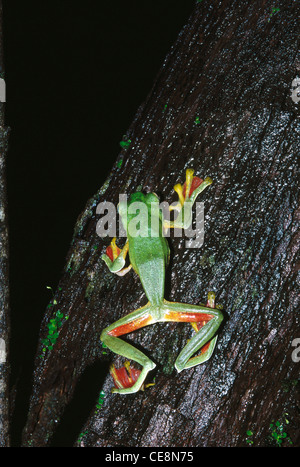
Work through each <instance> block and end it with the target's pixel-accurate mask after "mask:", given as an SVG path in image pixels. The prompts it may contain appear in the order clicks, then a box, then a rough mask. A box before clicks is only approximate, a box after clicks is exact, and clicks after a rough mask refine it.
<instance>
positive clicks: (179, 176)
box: [23, 0, 300, 447]
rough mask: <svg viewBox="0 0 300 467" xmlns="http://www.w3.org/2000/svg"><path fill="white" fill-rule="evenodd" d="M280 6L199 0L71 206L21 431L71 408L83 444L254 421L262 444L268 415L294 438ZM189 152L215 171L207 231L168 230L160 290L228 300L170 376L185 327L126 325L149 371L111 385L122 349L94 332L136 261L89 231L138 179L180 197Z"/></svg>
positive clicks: (124, 294)
mask: <svg viewBox="0 0 300 467" xmlns="http://www.w3.org/2000/svg"><path fill="white" fill-rule="evenodd" d="M273 6H274V5H273V3H272V2H268V1H263V0H261V1H258V2H250V1H234V0H224V1H222V2H218V1H211V2H205V1H204V2H200V3H198V4H197V5H196V7H195V10H194V13H193V15H192V16H191V18H190V20H189V22H188V24H187V25H186V26H185V27H184V28H183V30H182V32H181V33H180V35H179V37H178V40H177V41H176V43H175V44H174V46H173V48H172V49H171V51H170V53H169V55H168V56H167V57H166V59H165V62H164V64H163V66H162V68H161V71H160V73H159V75H158V77H157V79H156V81H155V83H154V86H153V88H152V90H151V92H150V93H149V95H148V97H147V99H146V100H145V102H144V104H143V105H142V106H141V107H140V108H139V110H138V112H137V114H136V117H135V119H134V121H133V123H132V125H131V127H130V128H129V129H128V132H127V135H126V136H127V138H128V139H130V140H131V144H130V146H129V148H127V149H123V150H122V151H121V153H120V155H119V157H118V160H117V161H116V163H115V165H114V167H113V169H112V171H111V174H110V176H109V177H108V179H107V182H106V183H105V184H104V186H103V187H102V188H101V189H100V190H99V191H98V193H96V194H95V196H94V197H93V198H92V199H90V200H89V201H88V203H87V205H86V208H85V210H84V211H83V212H82V214H81V215H80V217H79V219H78V221H77V224H76V227H75V231H74V236H73V239H72V243H71V247H70V250H69V254H68V258H67V262H66V266H65V271H64V273H63V275H62V278H61V281H60V283H59V286H58V288H57V290H56V292H55V295H54V300H55V302H54V301H52V302H51V304H49V307H48V308H47V311H46V314H45V318H44V321H43V323H42V328H41V342H40V345H39V349H38V351H37V356H36V363H35V374H34V382H33V392H32V397H31V403H30V410H29V414H28V420H27V424H26V427H25V429H24V434H23V444H24V445H32V446H46V445H49V444H51V443H52V445H55V432H56V431H59V430H63V429H66V427H65V425H64V423H65V422H64V420H66V418H69V420H72V422H71V423H73V429H74V426H75V427H76V429H77V432H76V433H77V434H76V433H75V431H74V442H75V444H77V445H81V446H160V447H161V446H179V447H181V446H243V445H247V443H249V436H250V438H251V439H250V442H253V444H254V445H256V446H265V445H268V444H272V439H273V440H274V436H273V437H272V430H270V423H271V422H272V420H274V421H278V422H279V423H280V426H281V427H284V429H285V431H287V432H288V437H287V438H290V439H291V440H292V442H293V445H297V444H298V445H299V441H300V439H299V432H297V424H298V425H299V402H298V400H297V394H299V389H298V388H299V384H298V385H297V384H296V383H297V378H298V375H299V363H296V362H294V361H293V359H292V352H293V350H294V348H293V346H292V341H293V340H294V339H295V338H297V337H300V330H299V316H297V315H296V309H297V306H298V299H299V289H297V285H296V275H297V269H296V254H297V249H298V247H299V231H298V232H297V228H298V226H299V204H298V199H297V196H298V192H297V184H296V180H297V161H296V157H297V154H298V155H299V149H300V148H299V133H298V132H297V124H298V125H299V121H298V120H297V115H298V112H299V109H298V107H299V105H298V104H297V103H296V102H294V101H293V99H292V98H291V87H292V81H293V79H294V78H295V77H296V76H297V69H299V62H297V59H296V52H297V18H298V16H299V11H297V9H296V2H293V1H288V0H285V1H283V2H281V4H280V10H279V11H278V10H274V8H273ZM297 67H298V68H297ZM298 73H299V71H298ZM298 130H299V127H298ZM187 167H193V168H194V169H195V171H196V174H197V175H199V176H200V177H201V176H202V177H203V176H208V175H209V176H211V177H212V178H213V180H214V184H213V185H212V186H211V187H210V188H209V189H207V190H206V191H205V194H204V195H203V196H202V198H201V201H204V202H205V241H204V245H203V246H202V248H200V249H194V250H191V249H186V248H185V240H186V239H185V238H172V239H171V240H170V243H171V250H172V258H171V264H170V266H169V268H168V272H167V274H168V277H167V283H166V294H165V295H166V298H167V299H169V300H176V301H181V302H187V303H193V304H197V303H201V302H204V301H205V300H206V296H207V292H208V291H209V290H213V291H215V292H216V295H217V303H220V304H222V305H223V307H224V314H225V321H224V324H223V325H222V329H221V330H220V333H219V339H218V343H217V347H216V350H215V353H214V356H213V358H212V359H210V360H209V361H208V362H207V363H205V364H203V365H201V366H198V367H195V368H193V369H190V370H186V371H183V372H182V373H180V374H179V375H178V374H176V372H175V371H174V369H173V365H174V362H175V359H176V356H177V355H178V353H179V351H180V350H181V349H182V347H183V345H184V343H185V342H186V340H187V339H188V338H189V337H190V335H191V327H190V326H189V325H180V324H176V323H170V324H157V325H154V326H151V327H148V328H145V329H142V330H140V331H137V332H135V333H134V334H132V335H130V336H128V337H127V338H128V340H130V341H132V342H134V343H135V344H136V345H137V346H138V347H140V348H143V349H144V350H145V352H147V353H148V354H149V355H150V356H151V358H152V359H153V360H154V361H155V362H156V363H157V369H156V370H155V372H154V373H155V377H156V379H155V382H156V384H155V386H153V387H151V388H149V389H147V390H145V391H144V392H141V393H138V394H136V395H130V396H120V395H112V394H110V388H111V386H112V380H111V377H110V376H107V374H108V364H109V363H111V362H112V361H115V362H116V361H117V362H118V361H119V359H118V358H117V357H116V356H115V355H113V354H112V353H111V352H110V351H108V350H105V349H103V348H102V346H101V343H100V339H99V337H100V333H101V331H102V329H103V328H104V327H106V326H107V325H108V324H110V323H112V322H113V321H115V320H117V319H118V318H119V317H121V316H123V315H125V314H127V313H129V312H130V311H132V310H134V309H135V308H137V307H139V306H141V305H143V304H145V303H146V298H145V294H144V292H143V289H142V287H141V285H140V282H139V279H138V277H137V276H135V275H134V273H129V274H127V275H126V276H125V277H123V278H120V277H116V276H113V275H112V274H110V273H109V272H108V270H107V269H106V267H105V265H104V263H103V262H102V261H100V260H99V259H100V255H101V253H102V252H103V251H104V249H105V247H106V246H107V245H108V243H109V239H101V238H99V237H98V236H97V235H96V224H97V221H98V220H99V216H97V215H96V206H97V204H98V203H99V202H101V201H105V200H106V201H111V202H113V203H115V205H116V204H117V203H118V195H119V193H127V194H130V193H132V192H134V191H136V190H137V189H142V190H143V191H145V192H147V191H155V192H156V193H157V194H158V195H159V196H160V199H161V200H166V201H168V202H173V201H175V200H176V196H174V192H173V191H172V188H173V186H174V184H175V183H177V182H179V181H181V182H183V181H184V173H185V169H186V168H187ZM58 310H59V312H60V313H62V315H63V318H61V321H60V324H61V326H60V327H59V335H58V337H57V340H56V342H55V344H54V346H53V349H50V350H49V347H47V340H44V341H43V339H47V334H48V326H47V325H48V324H49V322H50V319H55V316H56V313H57V311H58ZM66 317H68V319H66ZM43 349H46V350H43ZM100 362H102V363H100ZM101 371H102V373H101ZM102 374H103V375H104V376H102ZM100 391H103V392H104V393H105V395H104V397H101V398H100V400H98V396H99V393H100ZM72 398H73V400H72ZM85 398H86V399H88V398H89V400H92V401H93V406H89V405H88V403H87V405H86V408H85V410H86V413H85V417H84V418H83V419H82V420H79V418H78V416H77V406H76V403H78V404H79V403H81V404H82V403H84V399H85ZM79 401H80V402H79ZM70 414H71V415H70ZM286 420H287V421H288V422H289V423H288V425H287V422H286ZM60 421H61V424H60V425H59V422H60ZM79 423H80V425H79ZM247 430H251V431H252V433H253V434H252V435H247V434H246V431H247ZM53 433H54V437H53ZM273 435H274V433H273ZM247 437H248V438H247ZM76 438H77V440H78V441H77V443H76ZM247 439H248V441H247ZM284 443H285V444H286V445H288V442H287V439H285V441H284Z"/></svg>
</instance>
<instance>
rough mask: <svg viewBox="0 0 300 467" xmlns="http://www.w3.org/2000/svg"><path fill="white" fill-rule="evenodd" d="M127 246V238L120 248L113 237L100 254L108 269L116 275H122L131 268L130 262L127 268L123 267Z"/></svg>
mask: <svg viewBox="0 0 300 467" xmlns="http://www.w3.org/2000/svg"><path fill="white" fill-rule="evenodd" d="M128 248H129V245H128V240H127V242H126V243H125V246H124V247H123V248H122V250H121V249H120V248H119V247H118V246H117V245H116V238H113V239H112V241H111V243H110V245H109V246H108V247H107V248H106V253H105V254H104V255H102V256H101V259H102V260H103V261H104V262H105V264H106V265H107V267H108V269H109V270H110V271H111V272H113V273H114V274H117V275H118V276H124V275H125V274H127V272H128V271H130V269H131V268H132V266H131V264H130V265H129V266H128V267H127V268H125V267H124V266H125V262H126V256H127V253H128Z"/></svg>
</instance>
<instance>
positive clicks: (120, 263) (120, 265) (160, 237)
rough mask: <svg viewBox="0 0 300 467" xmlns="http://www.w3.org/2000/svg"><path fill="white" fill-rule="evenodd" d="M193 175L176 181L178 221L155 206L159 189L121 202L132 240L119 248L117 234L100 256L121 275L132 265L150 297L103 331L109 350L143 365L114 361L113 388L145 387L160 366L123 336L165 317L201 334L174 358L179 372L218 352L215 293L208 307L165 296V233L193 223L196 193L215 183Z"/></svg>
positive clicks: (133, 389) (124, 391) (167, 252)
mask: <svg viewBox="0 0 300 467" xmlns="http://www.w3.org/2000/svg"><path fill="white" fill-rule="evenodd" d="M193 174H194V170H192V169H187V171H186V181H185V183H184V185H183V186H182V185H181V184H177V185H175V186H174V190H175V192H176V193H177V194H178V198H179V199H178V203H176V206H172V207H170V211H171V210H175V211H177V217H175V219H174V220H173V221H171V220H169V219H165V218H164V217H163V214H162V213H161V210H160V209H153V207H154V208H158V205H159V199H158V197H157V195H156V194H154V193H148V194H143V193H141V192H137V193H133V194H132V195H131V197H130V199H129V202H128V203H127V202H120V203H119V205H118V210H119V214H120V217H121V220H122V223H123V225H124V228H125V230H126V234H127V241H126V244H125V246H124V247H123V248H122V249H120V248H119V247H118V246H117V245H116V239H115V238H114V239H113V240H112V242H111V244H110V246H109V247H108V248H107V249H106V253H105V254H103V255H102V257H101V258H102V259H103V260H104V261H105V263H106V265H107V266H108V268H109V270H110V271H111V272H112V273H115V274H118V275H120V276H122V275H124V274H126V273H127V272H128V271H129V270H130V269H131V268H132V269H133V270H134V271H135V272H136V274H138V276H139V278H140V280H141V283H142V286H143V288H144V291H145V294H146V297H147V299H148V302H147V304H146V305H145V306H142V307H141V308H138V309H136V310H135V311H133V312H132V313H130V314H128V315H126V316H124V317H123V318H121V319H119V320H118V321H116V322H115V323H113V324H111V325H110V326H108V327H107V328H106V329H104V330H103V331H102V333H101V340H102V342H103V344H105V345H106V346H107V347H108V348H109V349H110V350H112V351H113V352H114V353H116V354H118V355H121V356H123V357H125V358H126V359H130V360H133V361H135V362H137V363H139V364H140V365H141V367H142V369H141V370H138V369H134V368H131V367H130V364H129V362H128V361H127V362H126V363H125V366H124V367H122V368H120V369H116V368H115V367H114V366H111V368H110V372H111V375H112V376H113V379H114V383H115V388H113V390H112V392H117V393H120V394H131V393H134V392H137V391H139V390H143V389H144V382H145V379H146V377H147V374H148V372H149V371H151V370H153V369H154V368H155V366H156V365H155V363H154V362H153V361H152V360H151V359H150V358H148V357H147V356H146V355H145V354H144V353H143V352H141V351H140V350H138V349H136V348H135V347H134V346H132V345H131V344H129V343H127V342H125V341H124V340H122V339H121V338H120V336H123V335H125V334H128V333H130V332H132V331H134V330H136V329H140V328H142V327H144V326H149V325H150V324H154V323H157V322H162V321H165V322H166V321H181V322H188V323H191V325H192V326H193V328H194V329H195V331H196V333H195V334H194V335H193V337H192V338H191V339H190V340H189V341H188V342H187V344H186V345H185V347H184V348H183V349H182V351H181V352H180V353H179V355H178V357H177V359H176V361H175V368H176V370H177V371H178V372H181V371H182V370H184V369H186V368H191V367H193V366H195V365H198V364H200V363H203V362H205V361H207V360H208V359H209V358H210V357H211V355H212V353H213V350H214V347H215V344H216V339H217V336H216V332H217V330H218V328H219V326H220V324H221V322H222V320H223V314H222V312H221V311H220V310H219V309H218V308H217V307H215V302H214V299H215V295H214V293H213V292H209V293H208V300H207V303H206V306H201V305H189V304H186V303H179V302H169V301H167V300H166V299H165V298H164V285H165V270H166V267H167V265H168V261H169V256H170V250H169V246H168V242H167V239H166V236H165V235H164V233H165V229H169V228H187V227H189V226H190V225H191V223H192V207H193V204H194V203H195V201H196V198H197V196H198V195H199V194H200V193H201V192H202V191H203V190H204V189H205V188H206V187H207V186H209V185H210V184H211V183H212V180H211V178H209V177H207V178H205V180H202V179H200V178H199V177H195V176H194V175H193ZM137 201H138V202H139V203H142V204H140V206H142V207H143V208H144V209H143V212H144V213H146V214H145V215H144V217H143V218H142V219H144V221H142V222H144V224H146V227H145V229H144V230H143V232H142V233H140V234H139V235H136V232H133V231H132V229H130V222H131V221H132V219H133V218H134V216H136V212H135V214H132V212H133V210H132V209H131V208H132V205H133V203H135V202H137ZM127 254H128V255H129V260H130V264H129V266H128V267H126V266H125V261H126V256H127ZM199 349H201V351H200V353H198V355H196V356H194V354H195V353H197V352H198V351H199Z"/></svg>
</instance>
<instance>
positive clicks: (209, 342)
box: [164, 301, 223, 372]
mask: <svg viewBox="0 0 300 467" xmlns="http://www.w3.org/2000/svg"><path fill="white" fill-rule="evenodd" d="M208 305H209V302H208ZM165 309H166V311H165V314H164V320H165V321H178V322H188V323H191V324H193V327H194V328H195V329H196V330H197V332H196V334H195V335H194V336H193V337H192V338H191V339H190V340H189V342H188V343H187V344H186V345H185V347H184V348H183V349H182V351H181V352H180V354H179V355H178V357H177V359H176V362H175V368H176V369H177V371H178V372H180V371H182V370H184V369H186V368H191V367H193V366H196V365H199V364H200V363H204V362H205V361H207V360H208V359H209V358H210V357H211V355H212V353H213V351H214V348H215V345H216V340H217V336H216V332H217V330H218V328H219V326H220V324H221V322H222V320H223V314H222V312H221V311H220V310H218V309H216V308H211V307H210V306H197V305H188V304H185V303H177V302H167V301H165ZM199 349H201V352H200V354H198V355H196V356H193V355H194V354H195V353H196V352H198V351H199Z"/></svg>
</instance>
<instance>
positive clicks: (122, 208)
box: [118, 191, 159, 225]
mask: <svg viewBox="0 0 300 467" xmlns="http://www.w3.org/2000/svg"><path fill="white" fill-rule="evenodd" d="M134 203H143V205H146V207H147V212H150V211H151V204H153V203H155V204H156V205H157V204H158V203H159V199H158V196H157V195H156V194H155V193H147V194H144V193H142V192H141V191H137V192H135V193H132V194H131V195H130V198H129V200H128V201H127V199H126V200H122V201H120V203H119V205H118V211H119V214H120V216H121V219H122V222H123V224H124V225H126V224H127V222H128V221H129V220H130V218H131V216H132V215H133V216H136V209H138V204H137V205H134ZM133 205H134V206H133ZM130 206H132V208H135V209H133V210H131V211H132V212H131V213H130V212H128V209H129V207H130Z"/></svg>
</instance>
